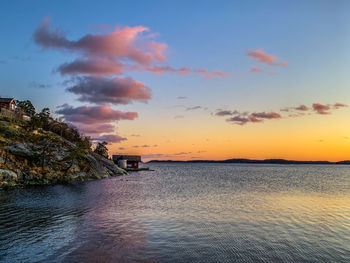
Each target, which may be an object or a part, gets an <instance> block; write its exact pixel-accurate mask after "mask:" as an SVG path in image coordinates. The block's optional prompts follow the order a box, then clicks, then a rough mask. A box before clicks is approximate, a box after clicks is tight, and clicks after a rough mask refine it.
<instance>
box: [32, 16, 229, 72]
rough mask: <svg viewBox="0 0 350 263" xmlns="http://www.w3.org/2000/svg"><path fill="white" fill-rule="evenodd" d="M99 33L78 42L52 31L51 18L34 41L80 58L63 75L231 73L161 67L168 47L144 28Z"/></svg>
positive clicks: (118, 28)
mask: <svg viewBox="0 0 350 263" xmlns="http://www.w3.org/2000/svg"><path fill="white" fill-rule="evenodd" d="M96 28H97V29H98V31H101V30H99V29H102V31H106V30H108V31H111V30H112V32H99V33H94V34H86V35H84V36H82V37H81V38H79V39H78V40H69V39H68V38H67V36H66V34H65V33H64V32H63V31H61V30H60V29H52V28H51V27H50V21H49V19H48V18H45V19H43V21H42V22H41V24H40V25H39V27H38V28H37V29H36V30H35V32H34V34H33V38H34V41H35V43H36V44H38V45H39V46H41V47H43V48H45V49H56V50H61V51H66V52H72V53H76V54H78V55H79V56H80V58H78V59H76V60H75V61H73V62H71V63H64V64H63V65H61V66H60V67H59V68H58V71H59V72H60V73H61V74H62V75H65V74H71V75H77V74H92V75H118V74H122V73H123V71H139V72H150V73H153V74H164V73H173V74H177V75H180V76H184V75H187V74H188V73H190V72H193V73H197V74H200V75H202V76H203V77H204V78H214V77H227V76H230V74H229V73H223V72H220V71H207V70H206V69H198V70H191V69H190V68H189V67H181V68H178V69H176V68H173V67H171V66H167V65H159V64H162V63H165V62H166V61H167V57H166V53H167V48H168V46H167V44H166V43H158V42H156V41H154V40H152V39H154V37H156V34H154V33H150V30H149V28H147V27H144V26H135V27H122V26H115V27H110V26H107V25H102V26H101V28H99V27H96Z"/></svg>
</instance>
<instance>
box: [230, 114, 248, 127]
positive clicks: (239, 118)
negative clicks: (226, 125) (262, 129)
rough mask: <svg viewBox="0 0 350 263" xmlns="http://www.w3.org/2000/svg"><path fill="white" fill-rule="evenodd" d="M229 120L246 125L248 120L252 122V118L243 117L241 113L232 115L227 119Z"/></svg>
mask: <svg viewBox="0 0 350 263" xmlns="http://www.w3.org/2000/svg"><path fill="white" fill-rule="evenodd" d="M226 121H227V122H232V123H235V124H238V125H244V124H246V123H248V122H250V119H249V118H247V117H242V116H240V115H237V116H234V117H231V118H229V119H227V120H226Z"/></svg>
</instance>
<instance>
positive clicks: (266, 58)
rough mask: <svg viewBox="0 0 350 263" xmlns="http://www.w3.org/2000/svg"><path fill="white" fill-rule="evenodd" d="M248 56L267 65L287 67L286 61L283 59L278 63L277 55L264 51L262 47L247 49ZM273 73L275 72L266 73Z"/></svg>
mask: <svg viewBox="0 0 350 263" xmlns="http://www.w3.org/2000/svg"><path fill="white" fill-rule="evenodd" d="M247 56H248V57H251V58H252V59H254V60H255V61H258V62H260V63H263V64H267V65H274V66H281V67H287V66H288V62H286V61H283V62H280V63H278V57H277V56H275V55H270V54H267V53H265V51H264V49H262V48H260V49H255V50H248V54H247ZM271 73H275V72H269V73H268V74H271Z"/></svg>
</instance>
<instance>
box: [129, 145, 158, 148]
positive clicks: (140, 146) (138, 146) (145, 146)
mask: <svg viewBox="0 0 350 263" xmlns="http://www.w3.org/2000/svg"><path fill="white" fill-rule="evenodd" d="M132 147H133V148H152V147H158V145H157V144H154V145H148V144H144V145H134V146H132Z"/></svg>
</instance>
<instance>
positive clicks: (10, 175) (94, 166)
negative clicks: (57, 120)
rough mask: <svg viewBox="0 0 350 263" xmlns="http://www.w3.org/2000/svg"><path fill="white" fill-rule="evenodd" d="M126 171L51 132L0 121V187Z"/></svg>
mask: <svg viewBox="0 0 350 263" xmlns="http://www.w3.org/2000/svg"><path fill="white" fill-rule="evenodd" d="M126 173H127V172H126V171H125V170H123V169H121V168H119V167H117V166H116V165H115V164H114V163H113V161H111V160H109V159H106V158H105V157H102V156H100V155H98V154H96V153H94V152H91V151H89V150H81V149H79V146H77V145H76V144H74V143H72V142H70V141H67V140H66V139H64V138H62V137H60V136H58V135H57V134H54V133H52V132H48V131H43V130H35V131H27V130H26V129H24V128H22V127H20V126H18V125H14V124H12V123H10V122H6V121H1V122H0V187H7V186H13V185H34V184H54V183H63V182H69V181H72V180H87V179H99V178H105V177H109V176H116V175H123V174H126Z"/></svg>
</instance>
